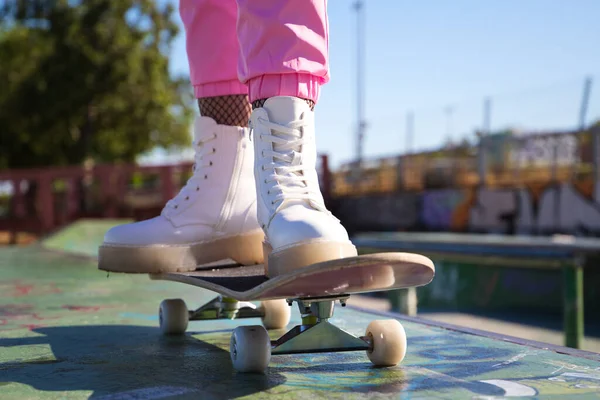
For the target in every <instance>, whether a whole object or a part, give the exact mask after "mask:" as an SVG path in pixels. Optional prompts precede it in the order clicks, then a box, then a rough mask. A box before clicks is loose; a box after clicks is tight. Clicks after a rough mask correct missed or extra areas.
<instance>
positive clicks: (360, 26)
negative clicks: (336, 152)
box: [354, 0, 366, 168]
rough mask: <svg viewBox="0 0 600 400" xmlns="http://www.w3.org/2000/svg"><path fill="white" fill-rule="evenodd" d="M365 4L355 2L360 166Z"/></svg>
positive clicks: (358, 158)
mask: <svg viewBox="0 0 600 400" xmlns="http://www.w3.org/2000/svg"><path fill="white" fill-rule="evenodd" d="M364 8H365V7H364V4H363V1H362V0H357V1H356V3H354V9H355V10H356V116H357V126H356V136H357V138H356V163H357V167H359V168H360V165H361V163H362V157H363V142H364V137H365V128H366V123H365V118H364V114H365V104H364V99H365V87H364V77H363V74H364V48H365V43H364V22H365V13H364Z"/></svg>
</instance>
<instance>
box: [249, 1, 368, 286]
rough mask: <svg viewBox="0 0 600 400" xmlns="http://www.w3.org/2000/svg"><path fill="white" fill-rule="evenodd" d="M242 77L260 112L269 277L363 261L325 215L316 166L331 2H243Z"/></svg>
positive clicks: (255, 124)
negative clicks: (346, 260) (353, 259)
mask: <svg viewBox="0 0 600 400" xmlns="http://www.w3.org/2000/svg"><path fill="white" fill-rule="evenodd" d="M238 5H239V18H238V26H237V29H238V40H239V42H240V48H241V55H240V59H239V68H238V74H239V76H240V80H241V81H242V82H245V83H247V84H248V87H249V94H250V101H252V102H253V108H254V110H253V112H252V116H251V120H250V124H251V126H252V129H253V131H254V132H253V137H254V153H255V164H254V169H255V173H254V176H255V179H256V191H257V197H258V200H257V202H258V221H259V223H260V224H261V226H262V228H263V231H264V232H265V236H266V239H265V246H264V249H265V264H266V270H267V274H268V275H269V276H276V275H280V274H284V273H286V272H288V271H290V270H292V269H295V268H300V267H303V266H307V265H310V264H314V263H318V262H322V261H327V260H332V259H338V258H342V257H352V256H356V254H357V252H356V248H355V247H354V246H353V245H352V243H351V242H350V240H349V238H348V234H347V232H346V230H345V229H344V227H342V225H341V224H340V223H339V221H338V220H337V219H336V218H335V217H334V216H333V215H332V214H331V213H330V212H329V211H328V210H327V209H326V207H325V204H324V201H323V196H322V194H321V191H320V188H319V183H318V177H317V171H316V161H317V152H316V144H315V134H314V112H313V111H314V110H313V107H314V104H315V103H316V102H317V101H318V97H319V91H320V87H321V85H323V84H324V83H326V82H327V81H328V79H329V67H328V26H327V16H326V2H325V0H313V1H307V0H287V1H281V0H269V1H267V0H264V1H260V2H258V1H250V0H238Z"/></svg>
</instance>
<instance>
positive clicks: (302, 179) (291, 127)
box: [257, 118, 329, 214]
mask: <svg viewBox="0 0 600 400" xmlns="http://www.w3.org/2000/svg"><path fill="white" fill-rule="evenodd" d="M258 121H259V123H260V124H261V125H262V126H264V127H265V128H268V129H269V132H270V134H266V133H261V134H260V135H259V139H260V140H263V141H266V142H271V143H272V144H273V146H272V147H273V150H263V153H262V154H261V156H262V158H261V159H262V160H263V161H262V162H261V163H260V168H261V169H262V171H270V173H268V174H267V175H266V177H265V178H264V183H265V184H269V183H271V182H275V185H273V186H272V187H271V188H270V189H269V191H268V192H267V194H268V195H269V196H271V205H277V207H276V210H275V212H277V211H279V210H280V209H281V208H282V207H285V206H286V204H289V203H290V202H294V203H297V202H298V201H302V202H305V203H308V204H309V205H310V206H312V207H313V208H314V209H316V210H318V211H323V212H326V213H328V214H329V211H328V210H327V209H326V208H325V205H324V204H323V202H322V200H321V192H320V190H319V183H318V182H317V181H316V180H315V179H314V178H312V177H311V175H308V174H306V173H305V171H306V170H308V169H309V168H314V166H312V165H305V163H304V162H303V159H302V153H301V149H302V145H303V144H304V139H303V137H302V136H303V134H302V128H303V127H304V126H306V125H307V122H306V121H303V120H295V121H292V122H290V123H288V124H287V125H280V124H276V123H273V122H271V121H268V120H265V119H263V118H258ZM264 131H265V132H266V129H265V130H264ZM257 156H258V155H257Z"/></svg>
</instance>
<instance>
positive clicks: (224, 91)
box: [194, 79, 248, 99]
mask: <svg viewBox="0 0 600 400" xmlns="http://www.w3.org/2000/svg"><path fill="white" fill-rule="evenodd" d="M236 94H248V86H246V85H244V84H243V83H241V82H240V81H239V80H238V79H233V80H230V81H221V82H211V83H204V84H201V85H194V96H196V98H197V99H200V98H204V97H216V96H231V95H236Z"/></svg>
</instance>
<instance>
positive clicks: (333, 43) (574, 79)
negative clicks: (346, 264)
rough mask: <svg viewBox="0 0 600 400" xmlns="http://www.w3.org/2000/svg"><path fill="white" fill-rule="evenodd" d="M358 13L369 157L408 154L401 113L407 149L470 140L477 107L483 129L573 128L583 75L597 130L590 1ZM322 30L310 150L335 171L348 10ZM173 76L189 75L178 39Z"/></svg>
mask: <svg viewBox="0 0 600 400" xmlns="http://www.w3.org/2000/svg"><path fill="white" fill-rule="evenodd" d="M365 3H366V54H367V57H366V62H365V68H366V74H365V84H366V120H367V123H368V124H369V127H368V129H367V132H366V139H365V149H364V152H365V156H367V157H378V156H385V155H392V154H398V153H401V152H404V151H405V150H406V148H405V115H406V113H407V112H408V111H413V112H414V116H415V138H414V141H413V143H414V145H413V146H414V149H430V148H435V147H438V146H440V145H441V144H442V143H443V142H444V141H445V140H446V138H447V137H448V134H450V137H451V138H453V139H454V140H457V139H460V138H463V137H469V138H472V137H473V132H474V130H475V129H477V128H479V127H481V125H482V118H483V117H482V113H483V111H482V109H483V99H484V98H485V97H486V96H491V99H492V118H491V121H492V130H499V129H502V128H506V127H516V128H521V129H524V130H554V129H573V128H574V127H576V125H577V121H578V114H579V107H580V102H581V95H582V90H583V81H584V78H585V76H592V77H593V79H594V83H593V87H592V95H591V102H590V106H589V109H588V118H587V119H588V122H591V121H592V120H597V119H600V51H598V44H599V43H600V23H599V20H598V16H599V15H600V1H598V0H578V1H573V2H569V1H558V0H556V1H551V0H527V1H518V0H505V1H499V0H496V1H490V0H488V1H481V0H479V1H477V0H452V1H443V0H437V1H433V0H423V1H408V0H370V1H369V0H366V1H365ZM329 23H330V60H331V75H332V79H331V82H330V83H329V84H327V85H326V86H325V87H324V88H323V94H322V97H321V100H320V102H319V104H318V106H317V108H316V115H317V119H316V120H317V122H316V124H317V144H318V150H319V151H321V152H326V153H329V154H330V156H331V158H332V161H333V164H334V165H339V164H340V163H341V162H346V161H349V160H351V159H352V158H353V156H354V149H355V138H354V132H355V124H356V112H355V109H356V105H355V104H356V83H355V76H356V66H355V62H354V60H355V58H356V33H355V27H356V14H355V12H354V11H353V9H352V1H351V0H330V2H329ZM182 31H183V27H182ZM171 69H172V71H174V72H178V73H187V71H188V64H187V55H186V53H185V41H184V36H183V34H182V35H180V37H179V38H178V39H177V41H176V43H175V46H174V49H173V52H172V64H171ZM449 106H450V107H452V109H453V112H452V115H451V119H450V120H449V119H448V114H447V113H446V112H445V109H446V108H447V107H449ZM448 125H449V126H448Z"/></svg>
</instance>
